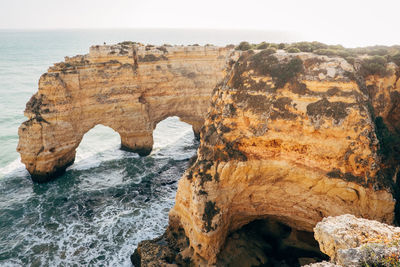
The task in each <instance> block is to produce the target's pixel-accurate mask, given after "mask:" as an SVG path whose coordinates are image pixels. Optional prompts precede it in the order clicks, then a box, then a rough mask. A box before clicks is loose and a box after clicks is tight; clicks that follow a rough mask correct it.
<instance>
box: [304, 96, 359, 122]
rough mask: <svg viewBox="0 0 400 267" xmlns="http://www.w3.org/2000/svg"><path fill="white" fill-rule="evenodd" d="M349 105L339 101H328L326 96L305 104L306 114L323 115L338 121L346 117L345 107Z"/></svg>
mask: <svg viewBox="0 0 400 267" xmlns="http://www.w3.org/2000/svg"><path fill="white" fill-rule="evenodd" d="M351 105H352V104H348V103H344V102H340V101H338V102H329V101H328V100H327V99H326V98H323V99H321V100H319V101H317V102H314V103H311V104H309V105H308V106H307V115H308V116H310V117H314V118H317V117H320V116H325V117H328V118H332V119H334V120H335V121H336V122H339V121H340V120H342V119H344V118H346V117H347V115H348V113H347V111H346V109H347V108H348V107H350V106H351Z"/></svg>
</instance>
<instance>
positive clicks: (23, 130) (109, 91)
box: [18, 42, 232, 182]
mask: <svg viewBox="0 0 400 267" xmlns="http://www.w3.org/2000/svg"><path fill="white" fill-rule="evenodd" d="M231 52H232V49H231V48H220V47H215V46H205V47H203V46H174V47H171V46H159V47H155V46H150V45H148V46H144V45H141V44H137V43H132V42H125V43H121V44H118V45H112V46H107V45H104V46H93V47H91V48H90V53H89V54H87V55H84V56H75V57H72V58H69V57H66V58H65V62H61V63H58V64H55V65H54V66H53V67H50V68H49V70H48V72H47V73H45V74H43V75H42V77H41V78H40V80H39V90H38V92H37V93H36V94H35V95H34V96H33V97H32V98H31V100H30V101H29V102H28V103H27V105H26V110H25V116H26V117H28V119H29V120H28V121H26V122H24V123H23V124H22V125H21V126H20V128H19V131H18V134H19V144H18V152H19V153H20V154H21V160H22V162H23V163H24V164H25V166H26V168H27V169H28V171H29V172H30V174H31V175H32V178H33V180H34V181H38V182H44V181H47V180H49V179H51V178H53V177H55V176H56V175H57V174H59V173H60V172H62V171H63V170H64V169H65V168H66V167H67V166H68V165H70V164H72V163H73V162H74V158H75V151H76V148H77V147H78V145H79V143H80V142H81V140H82V137H83V135H84V134H85V133H86V132H88V131H89V130H90V129H91V128H93V127H94V126H96V125H98V124H102V125H105V126H108V127H110V128H112V129H114V130H115V131H116V132H118V133H119V134H120V136H121V147H122V148H123V149H126V150H130V151H133V152H137V153H139V154H140V155H142V156H144V155H148V154H149V153H150V152H151V150H152V146H153V134H152V133H153V130H154V128H155V127H156V125H157V123H158V122H160V121H161V120H163V119H165V118H167V117H170V116H178V117H179V118H180V119H181V120H182V121H184V122H187V123H189V124H191V125H192V126H193V130H194V132H195V134H197V135H198V134H199V131H200V128H201V126H202V125H203V122H204V117H205V114H206V112H207V109H208V106H209V102H210V95H211V92H212V90H213V88H214V87H215V86H216V84H217V83H218V82H220V81H221V80H222V78H223V76H224V72H223V70H224V68H225V65H226V62H227V61H228V60H229V57H230V55H231Z"/></svg>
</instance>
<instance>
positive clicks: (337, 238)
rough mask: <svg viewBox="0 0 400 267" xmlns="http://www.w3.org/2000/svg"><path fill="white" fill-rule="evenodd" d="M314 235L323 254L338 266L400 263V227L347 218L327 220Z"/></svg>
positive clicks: (316, 229) (318, 227)
mask: <svg viewBox="0 0 400 267" xmlns="http://www.w3.org/2000/svg"><path fill="white" fill-rule="evenodd" d="M314 231H315V238H316V239H317V241H318V242H319V246H320V248H321V251H322V252H324V253H325V254H327V255H328V256H329V257H330V258H331V263H332V264H336V266H398V264H399V263H400V228H399V227H393V226H390V225H387V224H383V223H379V222H377V221H372V220H367V219H361V218H356V217H355V216H353V215H349V214H346V215H341V216H337V217H328V218H324V219H323V220H322V221H321V222H319V223H318V224H317V225H316V227H315V229H314ZM311 266H317V265H311Z"/></svg>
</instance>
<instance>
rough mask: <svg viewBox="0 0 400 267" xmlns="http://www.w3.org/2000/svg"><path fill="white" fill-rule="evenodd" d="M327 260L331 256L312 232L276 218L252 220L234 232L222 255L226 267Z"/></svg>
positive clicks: (221, 259)
mask: <svg viewBox="0 0 400 267" xmlns="http://www.w3.org/2000/svg"><path fill="white" fill-rule="evenodd" d="M324 260H329V258H328V257H327V256H326V255H325V254H323V253H322V252H321V251H320V249H319V245H318V242H317V241H316V240H315V239H314V235H313V233H312V232H306V231H299V230H296V229H294V228H292V227H290V226H288V225H286V224H283V223H281V222H279V221H278V220H275V219H273V218H267V219H261V220H255V221H252V222H250V223H249V224H247V225H245V226H243V227H242V228H240V229H238V230H237V231H235V232H233V233H231V234H230V235H229V236H228V237H227V239H226V242H225V245H224V247H223V249H222V250H221V252H220V254H219V256H218V262H220V263H221V264H222V265H226V266H273V267H274V266H303V265H305V264H310V263H314V262H320V261H324ZM222 265H221V266H222Z"/></svg>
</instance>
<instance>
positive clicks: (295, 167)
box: [18, 42, 400, 266]
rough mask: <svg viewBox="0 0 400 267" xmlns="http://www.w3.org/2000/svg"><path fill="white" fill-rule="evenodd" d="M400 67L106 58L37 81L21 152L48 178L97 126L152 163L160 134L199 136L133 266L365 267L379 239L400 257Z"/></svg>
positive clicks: (399, 59)
mask: <svg viewBox="0 0 400 267" xmlns="http://www.w3.org/2000/svg"><path fill="white" fill-rule="evenodd" d="M399 65H400V48H399V47H397V46H395V47H370V48H365V49H364V50H363V49H361V48H360V49H345V48H343V47H341V46H327V45H324V44H321V43H317V42H313V43H295V44H268V43H261V44H258V45H251V44H248V43H246V42H243V43H241V44H240V45H238V46H236V47H235V46H226V47H216V46H197V45H194V46H159V47H156V46H151V45H147V46H145V45H142V44H137V43H133V42H125V43H121V44H118V45H114V46H94V47H92V48H91V50H90V53H89V54H88V55H84V56H76V57H74V58H66V60H65V62H62V63H58V64H55V65H54V66H53V67H51V68H50V69H49V71H48V72H47V73H46V74H44V75H43V76H42V77H41V79H40V81H39V90H38V93H37V94H35V95H34V96H33V97H32V99H31V100H30V101H29V102H28V103H27V108H26V110H25V115H26V116H27V117H28V118H29V120H28V121H26V122H24V123H23V124H22V125H21V127H20V128H19V136H20V142H19V145H18V151H19V152H20V154H21V158H22V162H23V163H24V164H25V165H26V168H27V169H28V171H29V172H30V173H31V175H32V179H33V180H34V181H37V182H45V181H48V180H50V179H53V178H55V177H56V176H57V175H58V174H59V173H61V172H62V171H63V170H64V169H65V168H66V167H67V166H69V165H70V164H72V163H73V161H74V157H75V149H76V147H77V146H78V145H79V142H80V140H81V139H82V136H83V134H84V133H86V132H87V131H88V130H90V129H91V128H92V127H94V126H95V125H97V124H103V125H106V126H109V127H111V128H113V129H114V130H115V131H117V132H118V133H119V134H120V136H121V148H122V149H127V150H130V151H133V152H136V153H138V154H139V155H141V156H145V155H148V154H149V153H150V152H151V149H152V144H153V141H152V131H153V129H154V128H155V126H156V124H157V122H159V121H161V120H162V119H165V118H167V117H169V116H179V118H180V119H181V120H182V121H185V122H188V123H189V124H191V125H192V126H193V130H194V132H195V134H196V135H197V137H198V138H199V139H200V146H199V149H198V152H197V156H196V157H195V158H194V159H193V160H192V163H191V165H190V166H189V168H188V169H187V171H186V172H185V174H184V175H183V177H182V178H181V179H180V181H179V185H178V191H177V194H176V201H175V206H174V207H173V209H172V210H171V211H170V213H169V218H170V219H169V226H168V228H167V229H166V231H165V233H164V234H163V235H162V236H160V237H159V238H156V239H154V240H146V241H142V242H141V243H140V244H139V246H138V248H137V249H136V250H135V252H134V253H133V254H132V256H131V261H132V263H133V264H134V265H135V266H302V265H307V264H313V265H311V266H335V265H338V266H353V265H354V266H362V264H364V263H365V262H367V256H368V255H370V254H368V255H367V254H366V253H364V252H363V251H361V249H360V246H365V245H366V244H367V245H368V244H370V243H373V244H375V243H377V244H378V245H372V246H369V247H371V249H372V250H374V251H377V252H376V253H375V254H379V255H381V256H380V257H379V259H370V260H376V261H379V260H381V261H383V260H385V259H389V260H391V258H390V257H392V256H393V255H394V256H393V257H392V258H393V260H396V259H397V260H399V259H398V258H396V257H397V256H396V255H398V244H397V243H396V244H394V245H393V246H390V247H389V248H388V247H387V244H388V242H389V241H393V240H397V239H396V238H398V232H400V230H398V228H394V227H392V226H388V225H396V224H397V223H398V222H399V220H400V212H399V210H398V201H396V200H398V199H399V196H400V192H399V184H398V183H399V179H398V176H399V175H398V170H399V160H400V135H399V134H400V110H399V107H400V105H399V104H400V102H399V101H400V67H399ZM344 214H348V215H344ZM350 214H351V215H350ZM335 216H337V217H335ZM359 218H364V219H359ZM350 230H351V231H350ZM337 233H340V235H338V234H337ZM360 233H366V235H367V236H374V235H375V237H374V238H370V239H368V238H364V239H363V238H361V237H360V236H359V234H360ZM338 236H339V237H338ZM343 236H348V237H349V238H348V239H346V240H347V241H346V242H344V243H341V241H340V242H339V241H337V240H341V238H342V237H343ZM382 240H383V241H382ZM387 240H389V241H388V242H386V241H387ZM378 241H379V242H378ZM380 241H382V242H380ZM389 243H390V242H389ZM332 244H333V245H332ZM390 244H392V243H390ZM360 251H361V252H360ZM388 251H389V252H388ZM396 253H397V254H396ZM346 255H347V256H346ZM349 255H350V256H349ZM352 255H353V256H354V255H357V257H355V256H354V257H353V256H352ZM366 255H367V256H366ZM395 256H396V257H395ZM346 257H347V258H346ZM329 260H330V262H328V261H329ZM351 260H353V261H351ZM350 261H351V262H350ZM316 262H320V263H316ZM397 262H398V261H397ZM324 264H325V265H324ZM379 266H380V265H379ZM383 266H386V265H383ZM388 266H391V265H388Z"/></svg>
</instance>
